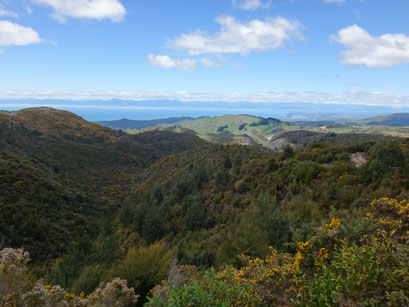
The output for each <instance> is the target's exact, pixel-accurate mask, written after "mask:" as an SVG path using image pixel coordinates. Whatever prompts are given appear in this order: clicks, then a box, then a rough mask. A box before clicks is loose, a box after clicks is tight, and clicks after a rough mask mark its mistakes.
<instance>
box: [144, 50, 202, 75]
mask: <svg viewBox="0 0 409 307" xmlns="http://www.w3.org/2000/svg"><path fill="white" fill-rule="evenodd" d="M147 63H148V64H149V65H152V66H159V67H163V68H167V69H171V68H176V69H177V70H180V71H192V70H194V69H195V67H196V60H192V59H188V58H184V59H172V58H171V57H169V56H167V55H154V54H149V55H148V59H147Z"/></svg>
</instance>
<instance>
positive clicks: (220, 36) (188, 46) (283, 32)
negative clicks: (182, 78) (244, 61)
mask: <svg viewBox="0 0 409 307" xmlns="http://www.w3.org/2000/svg"><path fill="white" fill-rule="evenodd" d="M216 22H217V23H219V24H220V26H221V30H220V31H219V32H218V33H216V34H214V35H208V34H206V33H205V32H203V31H200V30H197V31H195V32H193V33H189V34H182V35H180V36H179V37H177V38H176V39H174V40H173V41H170V42H169V43H168V47H169V48H172V49H176V50H184V51H188V53H189V54H191V55H198V54H205V53H219V54H220V53H241V54H247V53H250V52H252V51H269V50H274V49H277V48H280V47H282V46H283V45H284V43H286V42H287V41H290V40H291V39H293V38H300V37H301V34H300V32H299V29H300V27H301V25H300V23H299V22H298V21H294V20H288V19H286V18H283V17H280V16H278V17H275V18H269V19H266V20H265V21H261V20H258V19H254V20H252V21H250V22H248V23H241V22H240V21H237V20H236V19H234V18H233V17H231V16H221V17H218V18H217V19H216Z"/></svg>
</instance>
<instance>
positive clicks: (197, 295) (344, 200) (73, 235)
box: [0, 108, 409, 306]
mask: <svg viewBox="0 0 409 307" xmlns="http://www.w3.org/2000/svg"><path fill="white" fill-rule="evenodd" d="M408 144H409V139H406V138H398V137H386V136H381V135H377V134H371V135H367V134H363V133H345V134H337V135H335V134H331V136H328V137H326V138H323V139H322V140H318V141H317V140H314V142H312V143H310V144H305V145H304V146H303V147H301V148H299V149H294V148H293V147H291V146H290V145H288V146H286V147H284V149H283V150H280V151H274V150H272V149H268V148H266V147H263V146H259V145H248V146H244V145H237V144H233V145H221V144H217V143H209V142H207V141H204V140H203V139H201V138H199V137H198V136H197V135H196V133H195V132H193V131H191V130H188V129H182V130H181V131H179V132H177V133H176V132H173V131H170V130H167V129H162V130H150V131H145V132H143V133H139V134H136V135H131V134H128V133H125V132H122V131H119V130H112V129H109V128H106V127H102V126H99V125H97V124H94V123H90V122H87V121H85V120H83V119H82V118H80V117H78V116H76V115H74V114H72V113H69V112H65V111H58V110H54V109H50V108H36V109H26V110H22V111H18V112H0V187H1V190H0V191H1V193H0V209H1V210H0V250H1V252H0V304H1V305H4V306H143V305H145V306H280V305H282V306H290V305H294V306H407V305H409V243H408V236H409V201H408V200H409V195H408V194H409V193H408V189H409V148H408Z"/></svg>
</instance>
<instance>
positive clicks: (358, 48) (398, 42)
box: [332, 25, 409, 67]
mask: <svg viewBox="0 0 409 307" xmlns="http://www.w3.org/2000/svg"><path fill="white" fill-rule="evenodd" d="M332 38H333V39H334V40H335V41H336V42H338V43H340V44H343V45H345V47H346V48H347V50H345V51H343V52H342V62H343V63H345V64H350V65H365V66H367V67H390V66H394V65H399V64H405V63H409V36H406V35H404V34H384V35H381V36H372V35H370V34H369V33H368V32H366V31H365V30H364V29H362V28H360V27H359V26H357V25H353V26H350V27H347V28H344V29H341V30H340V31H338V33H337V34H336V35H333V36H332Z"/></svg>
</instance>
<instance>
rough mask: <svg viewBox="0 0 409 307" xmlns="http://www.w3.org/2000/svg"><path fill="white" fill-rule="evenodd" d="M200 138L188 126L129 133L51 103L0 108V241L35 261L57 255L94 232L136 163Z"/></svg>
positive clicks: (125, 187) (126, 190) (136, 168)
mask: <svg viewBox="0 0 409 307" xmlns="http://www.w3.org/2000/svg"><path fill="white" fill-rule="evenodd" d="M147 140H149V141H147ZM203 144H205V142H204V141H203V140H201V139H200V138H198V137H197V136H196V135H194V134H192V133H173V132H170V131H154V132H147V133H142V134H139V135H129V134H127V133H123V132H119V131H116V130H112V129H109V128H105V127H102V126H100V125H97V124H94V123H90V122H87V121H85V120H83V119H82V118H80V117H79V116H76V115H75V114H72V113H70V112H66V111H60V110H55V109H51V108H34V109H25V110H21V111H17V112H1V113H0V161H1V163H0V178H1V180H0V181H1V193H0V207H1V210H0V245H7V246H19V247H21V246H23V247H24V248H25V249H26V250H28V251H29V252H30V254H31V255H32V258H33V259H34V260H36V261H38V260H41V259H44V258H54V257H56V256H58V255H61V254H62V253H64V251H66V249H67V245H66V243H68V242H70V241H71V240H73V239H74V238H75V237H77V236H81V234H82V233H88V234H90V235H91V236H92V235H96V234H97V233H98V231H99V230H98V227H97V224H98V223H97V222H98V220H100V219H103V218H104V216H105V215H109V214H110V212H112V210H115V208H116V207H117V206H118V205H119V203H120V202H121V199H123V198H124V197H125V195H126V194H127V193H129V184H130V182H131V181H132V179H133V178H134V177H135V176H136V175H137V174H138V173H139V172H140V171H141V170H143V169H144V168H145V167H147V166H148V165H150V164H151V163H153V162H154V161H156V160H158V159H160V158H161V157H164V156H167V155H169V154H175V153H179V152H182V151H184V150H188V149H191V148H193V147H195V146H199V145H203Z"/></svg>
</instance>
